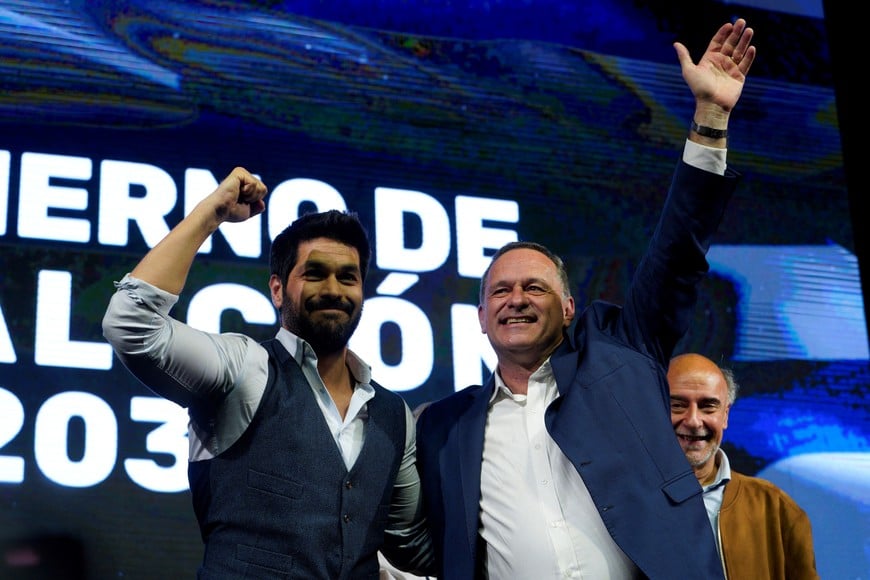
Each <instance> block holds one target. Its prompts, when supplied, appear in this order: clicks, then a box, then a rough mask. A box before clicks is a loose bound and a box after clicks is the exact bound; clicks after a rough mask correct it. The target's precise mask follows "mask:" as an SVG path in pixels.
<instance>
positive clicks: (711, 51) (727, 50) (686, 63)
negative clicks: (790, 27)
mask: <svg viewBox="0 0 870 580" xmlns="http://www.w3.org/2000/svg"><path fill="white" fill-rule="evenodd" d="M753 34H754V31H753V30H752V29H751V28H749V27H747V26H746V20H744V19H742V18H739V19H737V20H736V21H735V22H734V23H733V24H732V23H730V22H729V23H726V24H723V25H722V27H721V28H719V30H718V31H717V32H716V34H715V35H714V36H713V38H712V40H710V44H708V45H707V50H706V51H705V52H704V54H703V56H701V59H700V60H699V61H698V64H695V63H694V62H693V61H692V57H691V56H690V55H689V51H688V49H687V48H686V47H685V46H684V45H683V44H681V43H679V42H675V43H674V49H675V50H676V51H677V58H678V59H679V62H680V68H681V69H682V73H683V79H684V80H685V81H686V84H687V85H688V86H689V89H691V91H692V94H693V95H695V100H696V102H697V104H698V106H699V107H703V106H705V105H712V106H713V108H718V109H720V110H721V112H724V113H725V114H726V115H727V113H730V112H731V109H733V108H734V106H735V105H736V104H737V101H738V100H739V99H740V94H741V93H742V92H743V85H744V83H745V82H746V75H747V73H748V72H749V69H750V67H751V66H752V63H753V61H755V54H756V49H755V47H754V46H752V44H751V43H752V36H753ZM710 112H711V113H715V111H710Z"/></svg>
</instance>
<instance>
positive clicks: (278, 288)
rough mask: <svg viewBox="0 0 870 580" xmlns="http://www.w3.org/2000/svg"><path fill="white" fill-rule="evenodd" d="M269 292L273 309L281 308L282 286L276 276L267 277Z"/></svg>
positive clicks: (282, 300) (282, 302)
mask: <svg viewBox="0 0 870 580" xmlns="http://www.w3.org/2000/svg"><path fill="white" fill-rule="evenodd" d="M269 292H270V293H271V294H272V304H273V305H274V306H275V308H281V305H282V304H284V285H283V284H282V283H281V280H280V278H278V275H277V274H272V275H271V276H269Z"/></svg>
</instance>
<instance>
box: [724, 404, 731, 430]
mask: <svg viewBox="0 0 870 580" xmlns="http://www.w3.org/2000/svg"><path fill="white" fill-rule="evenodd" d="M730 413H731V405H728V406H727V407H725V420H724V421H722V429H727V428H728V415H729V414H730Z"/></svg>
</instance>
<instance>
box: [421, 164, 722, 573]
mask: <svg viewBox="0 0 870 580" xmlns="http://www.w3.org/2000/svg"><path fill="white" fill-rule="evenodd" d="M737 181H738V175H737V174H736V173H735V172H733V171H731V170H728V172H727V174H726V175H725V176H724V177H723V176H718V175H714V174H711V173H708V172H704V171H701V170H699V169H696V168H694V167H691V166H689V165H687V164H685V163H683V162H682V161H680V162H679V164H678V167H677V170H676V172H675V174H674V178H673V181H672V183H671V189H670V192H669V193H668V197H667V200H666V202H665V206H664V209H663V211H662V214H661V218H660V221H659V223H658V226H657V228H656V230H655V232H654V234H653V238H652V240H651V241H650V244H649V247H648V249H647V252H646V254H645V255H644V257H643V259H642V260H641V262H640V264H639V265H638V268H637V270H636V272H635V275H634V277H633V279H632V283H631V286H630V288H629V291H628V293H627V295H626V302H625V304H624V305H623V306H621V307H620V306H616V305H614V304H609V303H606V302H601V301H597V302H594V303H592V304H591V305H590V306H588V307H587V308H586V309H585V310H584V311H583V312H582V314H581V315H580V316H579V317H578V318H577V320H575V323H574V324H573V325H572V327H571V332H570V333H566V336H565V340H564V341H563V343H562V344H561V345H560V347H559V348H558V349H557V350H556V352H555V353H553V355H552V356H551V358H550V362H551V364H552V367H553V372H554V374H555V378H556V384H557V386H558V391H559V396H558V397H557V398H556V400H555V401H553V403H551V404H550V406H549V408H548V409H547V412H546V416H545V423H546V426H547V430H548V432H549V434H550V436H552V437H553V439H554V441H555V442H556V443H557V444H558V445H559V447H560V449H561V450H562V452H564V453H565V455H566V456H567V457H568V459H569V460H570V461H571V463H572V464H573V465H574V467H575V468H576V469H577V471H578V472H579V473H580V475H581V476H582V478H583V482H584V483H585V484H586V487H587V488H588V489H589V493H590V494H591V496H592V499H593V501H594V502H595V505H596V507H597V508H598V512H599V513H600V514H601V517H602V518H603V520H604V523H605V524H606V526H607V529H608V530H609V531H610V534H611V536H612V537H613V539H614V540H615V541H616V543H617V544H618V545H619V547H620V548H621V549H622V550H623V552H625V554H626V555H628V557H629V558H631V559H632V560H633V561H634V563H635V564H637V566H638V567H639V568H640V570H641V571H642V572H643V574H644V575H645V576H646V577H648V578H653V579H661V580H675V579H678V578H679V579H681V580H682V579H692V580H711V579H714V580H715V579H721V578H722V577H723V575H722V566H721V564H720V562H719V557H718V553H717V551H716V545H715V540H714V537H713V533H712V531H711V529H710V522H709V520H708V519H707V514H706V511H705V509H704V504H703V500H702V498H701V486H700V485H699V484H698V481H697V479H696V478H695V475H694V473H693V472H692V470H691V468H690V466H689V464H688V462H687V461H686V458H685V456H684V455H683V451H682V450H681V449H680V446H679V444H678V442H677V439H676V436H675V435H674V431H673V428H672V426H671V421H670V402H669V401H670V397H669V395H668V384H667V379H666V368H667V364H668V361H669V360H670V357H671V355H672V353H673V350H674V348H675V346H676V344H677V342H678V341H679V339H680V338H681V337H682V336H683V335H684V334H685V333H686V331H687V330H688V327H689V324H690V322H691V319H692V316H693V310H694V307H695V304H696V302H697V285H698V283H699V282H700V281H701V279H702V278H703V277H704V276H705V275H706V273H707V271H708V269H709V265H708V263H707V260H706V257H705V256H706V253H707V250H708V249H709V245H710V240H711V238H712V236H713V234H714V233H715V231H716V229H717V227H718V225H719V222H720V220H721V218H722V214H723V212H724V209H725V205H726V203H727V200H728V199H729V198H730V197H731V194H732V192H733V191H734V188H735V187H736V185H737ZM494 386H495V383H494V379H493V378H492V377H490V379H489V381H488V382H487V384H486V385H484V386H472V387H468V388H466V389H463V390H461V391H459V392H456V393H454V394H452V395H449V396H447V397H445V398H444V399H442V400H440V401H436V402H435V403H433V404H431V405H430V406H429V407H428V408H427V409H426V410H425V411H424V412H423V414H422V416H421V417H420V419H419V421H418V424H417V433H418V434H417V462H418V467H419V469H420V473H421V478H422V486H423V497H424V502H425V505H426V511H427V517H428V518H429V523H430V526H431V530H432V536H433V540H434V542H435V550H436V557H437V559H438V562H439V567H440V569H439V570H438V577H439V580H453V579H470V578H474V577H476V576H478V572H479V571H480V570H481V569H482V568H483V566H484V564H483V559H485V556H486V554H485V548H484V547H483V546H480V545H479V542H480V540H479V537H478V527H479V523H480V517H479V502H480V464H481V459H482V456H483V437H484V426H485V423H486V416H487V411H488V408H489V400H490V397H491V396H492V393H493V389H494ZM505 493H509V491H508V490H505ZM516 550H522V546H516Z"/></svg>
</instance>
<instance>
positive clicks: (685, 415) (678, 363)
mask: <svg viewBox="0 0 870 580" xmlns="http://www.w3.org/2000/svg"><path fill="white" fill-rule="evenodd" d="M668 385H669V388H670V396H671V423H672V424H673V426H674V432H675V433H676V434H677V440H678V441H679V442H680V446H681V447H682V448H683V452H684V453H685V454H686V459H688V460H689V464H690V465H691V466H692V469H693V470H694V471H695V476H696V477H697V478H698V482H699V483H700V484H701V487H703V489H704V504H705V506H706V507H707V515H708V517H709V518H710V525H712V526H713V534H714V535H715V536H716V540H717V545H718V548H719V555H720V558H721V560H722V566H723V568H724V570H725V577H726V578H758V579H762V580H785V579H786V578H787V579H789V580H816V579H817V578H818V577H819V574H818V572H817V571H816V560H815V551H814V549H813V535H812V530H811V526H810V520H809V518H808V517H807V514H806V513H805V512H804V510H803V509H801V507H800V506H798V505H797V503H795V501H794V500H793V499H792V498H791V497H789V496H788V494H786V493H785V492H784V491H783V490H782V489H780V488H778V487H777V486H775V485H774V484H773V483H771V482H769V481H767V480H764V479H761V478H758V477H750V476H748V475H743V474H742V473H738V472H736V471H734V470H732V469H731V465H730V464H729V463H728V456H727V455H725V452H724V451H722V449H721V448H720V445H721V444H722V435H723V433H724V431H725V429H726V428H727V427H728V413H729V411H730V410H731V405H733V404H734V401H735V400H736V399H737V390H738V385H737V382H736V381H735V380H734V373H733V372H732V371H731V370H730V369H726V368H720V367H719V366H718V365H717V364H716V363H714V362H713V361H711V360H710V359H708V358H706V357H704V356H701V355H699V354H694V353H689V354H682V355H679V356H676V357H674V358H673V359H672V360H671V363H670V365H669V367H668Z"/></svg>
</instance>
